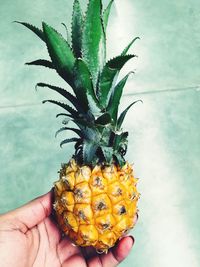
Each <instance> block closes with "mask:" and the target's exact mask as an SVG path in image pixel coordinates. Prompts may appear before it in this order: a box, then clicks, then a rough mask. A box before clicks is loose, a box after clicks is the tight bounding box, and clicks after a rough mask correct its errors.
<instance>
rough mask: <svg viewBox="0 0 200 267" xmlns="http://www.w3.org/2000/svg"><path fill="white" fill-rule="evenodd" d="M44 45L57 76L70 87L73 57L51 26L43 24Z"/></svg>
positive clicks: (68, 47)
mask: <svg viewBox="0 0 200 267" xmlns="http://www.w3.org/2000/svg"><path fill="white" fill-rule="evenodd" d="M42 25H43V30H44V34H45V39H46V44H47V48H48V51H49V55H50V57H51V60H52V62H53V65H54V66H55V68H56V70H57V72H58V74H59V75H60V76H61V77H62V78H63V79H65V81H66V82H68V83H69V84H70V85H73V79H72V74H73V68H74V64H75V57H74V54H73V52H72V50H71V47H70V46H69V44H68V43H67V41H66V40H65V39H64V38H63V37H62V35H61V34H60V33H58V32H57V31H56V30H55V29H53V28H52V27H51V26H48V25H47V24H46V23H44V22H43V24H42Z"/></svg>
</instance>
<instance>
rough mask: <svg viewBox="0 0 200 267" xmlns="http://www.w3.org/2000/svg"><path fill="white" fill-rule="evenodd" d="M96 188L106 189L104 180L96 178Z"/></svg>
mask: <svg viewBox="0 0 200 267" xmlns="http://www.w3.org/2000/svg"><path fill="white" fill-rule="evenodd" d="M93 185H94V186H97V187H100V188H104V186H103V184H102V180H101V178H100V177H98V176H97V177H96V178H95V180H94V183H93Z"/></svg>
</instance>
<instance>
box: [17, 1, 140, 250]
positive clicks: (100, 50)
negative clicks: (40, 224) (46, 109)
mask: <svg viewBox="0 0 200 267" xmlns="http://www.w3.org/2000/svg"><path fill="white" fill-rule="evenodd" d="M112 3H113V0H111V1H110V3H109V4H108V6H107V8H106V9H105V10H104V11H102V2H101V0H89V3H88V7H87V11H86V14H85V15H84V16H83V14H82V10H81V6H80V3H79V0H75V1H74V5H73V16H72V29H71V31H72V32H71V33H72V34H71V39H72V40H69V38H68V39H67V40H66V39H65V38H64V37H63V36H62V35H61V34H60V33H58V32H57V31H56V30H55V29H54V28H52V27H51V26H49V25H47V24H46V23H44V22H43V29H42V30H40V29H38V28H36V27H35V26H33V25H31V24H29V23H25V22H18V23H21V24H22V25H24V26H25V27H27V28H28V29H30V30H31V31H33V32H34V33H35V34H36V35H37V36H38V37H39V38H40V39H41V40H42V41H43V42H44V43H45V44H46V46H47V49H48V52H49V56H50V58H51V60H44V59H38V60H35V61H32V62H29V63H27V64H28V65H40V66H44V67H48V68H50V69H53V70H56V71H57V73H58V74H59V75H60V76H61V77H62V78H63V79H64V80H65V81H66V82H67V83H68V85H70V86H71V88H72V91H73V93H70V92H69V91H68V90H66V89H63V88H60V87H57V86H53V85H50V84H46V83H38V84H37V86H39V87H48V88H49V89H51V90H54V91H56V92H58V93H59V94H60V95H62V96H63V97H64V98H65V100H67V101H68V103H70V105H69V104H68V103H61V102H58V101H55V100H45V101H43V102H44V103H45V102H50V103H53V104H56V105H58V106H60V107H61V108H63V109H64V110H65V113H60V114H58V115H57V116H65V117H67V118H68V122H66V121H65V120H64V121H63V124H65V126H64V127H62V128H61V129H60V130H59V131H58V132H57V133H59V132H62V131H65V130H66V131H73V132H74V133H75V134H76V135H77V137H73V138H70V139H65V140H64V141H62V142H61V146H62V145H64V144H67V143H70V142H75V153H74V155H73V157H72V159H71V160H70V161H69V162H68V163H66V164H62V167H61V170H60V172H59V173H60V177H59V180H58V181H57V182H55V187H54V195H55V201H54V204H53V208H54V210H55V214H56V218H57V222H58V226H59V227H60V228H61V230H62V231H63V233H65V234H66V235H67V236H69V237H70V238H71V239H72V240H73V241H74V243H75V244H76V245H79V246H83V247H85V246H93V247H95V248H96V250H97V251H99V252H100V251H101V252H107V251H108V249H109V248H111V247H112V246H114V245H115V243H116V241H117V240H118V239H119V238H120V237H122V236H123V235H124V234H125V233H126V232H127V231H128V230H130V229H131V228H133V226H134V223H135V222H134V218H135V216H136V214H137V202H138V198H139V193H138V192H137V189H136V184H137V179H136V178H135V177H134V174H133V169H132V166H131V165H130V164H129V163H128V162H126V160H125V158H124V156H125V154H126V152H127V145H128V140H127V138H128V132H124V131H123V129H122V123H123V121H124V118H125V116H126V113H127V112H128V110H129V109H130V108H131V107H132V105H133V104H135V103H136V102H137V101H135V102H133V103H132V104H131V105H129V106H128V107H127V108H126V109H125V110H124V111H123V112H122V113H121V114H120V115H119V116H118V107H119V103H120V99H121V96H122V93H123V89H124V86H125V84H126V82H127V80H128V77H129V75H130V73H131V72H130V73H129V74H127V75H126V76H125V77H124V78H123V79H122V80H120V81H118V82H117V77H118V74H119V72H120V70H121V69H122V67H123V66H124V65H125V63H126V62H128V61H129V60H130V59H131V58H133V57H135V55H127V52H128V50H129V48H130V47H131V46H132V44H133V43H134V41H135V40H136V39H138V38H134V39H133V40H132V41H131V42H130V43H129V44H128V46H127V47H126V48H125V49H124V50H123V51H122V53H121V54H120V55H119V56H117V57H114V58H113V59H111V60H109V61H107V60H106V27H107V23H108V17H109V14H110V9H111V6H112ZM67 123H68V124H69V125H66V124H67ZM71 124H75V125H76V127H73V126H71Z"/></svg>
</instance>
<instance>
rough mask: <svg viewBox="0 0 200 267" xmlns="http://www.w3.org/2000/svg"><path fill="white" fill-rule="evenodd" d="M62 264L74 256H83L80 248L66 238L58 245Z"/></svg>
mask: <svg viewBox="0 0 200 267" xmlns="http://www.w3.org/2000/svg"><path fill="white" fill-rule="evenodd" d="M58 254H59V258H60V262H61V263H63V262H65V261H66V260H68V259H69V258H70V257H73V256H74V255H78V254H81V252H80V249H79V247H77V246H75V245H73V244H72V242H71V240H70V239H68V238H67V237H65V238H64V239H62V240H61V242H60V243H59V245H58Z"/></svg>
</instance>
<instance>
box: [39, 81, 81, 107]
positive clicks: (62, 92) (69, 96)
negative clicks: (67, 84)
mask: <svg viewBox="0 0 200 267" xmlns="http://www.w3.org/2000/svg"><path fill="white" fill-rule="evenodd" d="M38 86H39V87H47V88H49V89H51V90H53V91H56V92H57V93H59V94H60V95H62V96H64V97H65V98H66V99H67V100H68V101H70V102H71V103H72V104H73V106H74V107H75V108H76V109H77V111H79V112H82V111H83V110H82V107H81V105H80V103H79V101H78V99H77V98H76V97H75V96H73V95H72V94H71V93H69V92H68V91H66V90H65V89H63V88H60V87H57V86H53V85H50V84H47V83H37V84H36V87H38Z"/></svg>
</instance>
